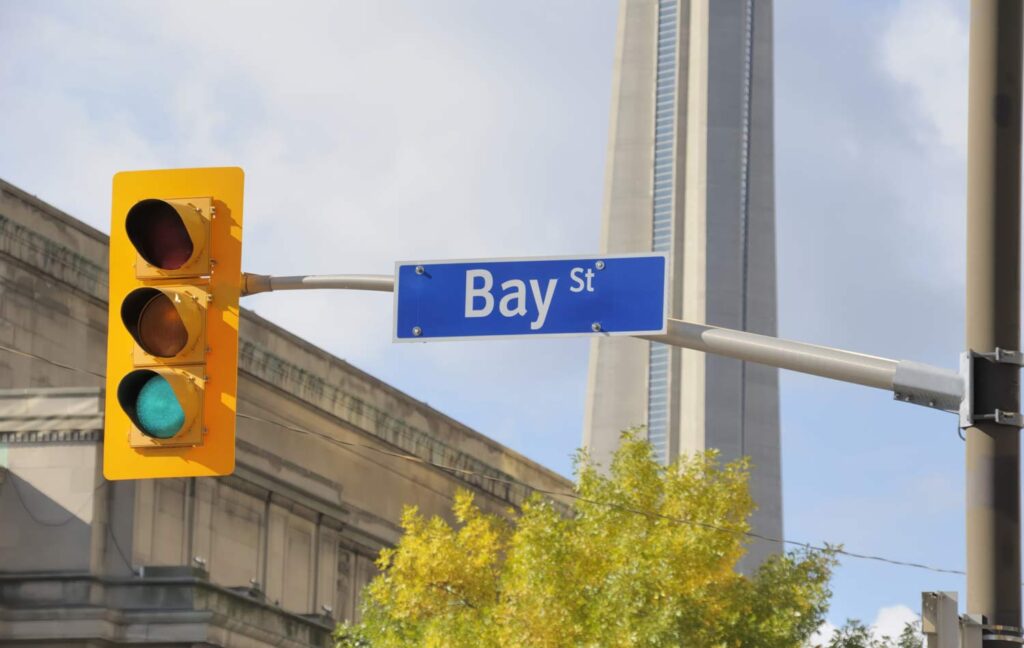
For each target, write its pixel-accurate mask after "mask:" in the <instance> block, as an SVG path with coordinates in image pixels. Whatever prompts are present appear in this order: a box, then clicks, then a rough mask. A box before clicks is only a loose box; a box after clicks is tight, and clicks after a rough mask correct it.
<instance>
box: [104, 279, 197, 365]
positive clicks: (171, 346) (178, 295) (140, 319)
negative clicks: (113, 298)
mask: <svg viewBox="0 0 1024 648" xmlns="http://www.w3.org/2000/svg"><path fill="white" fill-rule="evenodd" d="M199 310H200V309H199V306H198V305H197V304H196V300H195V299H194V298H193V297H192V296H191V295H189V294H188V293H185V292H183V291H182V290H175V289H171V288H167V289H161V288H149V287H146V288H137V289H135V290H133V291H132V292H130V293H128V296H127V297H125V299H124V301H123V302H121V321H122V322H123V323H124V327H125V328H126V329H127V330H128V332H129V333H130V334H131V336H132V337H133V338H134V339H135V343H136V344H138V345H139V347H140V348H141V349H142V350H143V351H145V352H146V353H148V354H150V355H152V356H156V357H158V358H173V357H175V356H177V355H179V354H181V353H183V352H184V351H187V350H188V349H190V348H192V346H193V345H194V344H195V342H196V340H197V339H198V336H199V333H200V329H201V328H202V314H201V313H200V312H199Z"/></svg>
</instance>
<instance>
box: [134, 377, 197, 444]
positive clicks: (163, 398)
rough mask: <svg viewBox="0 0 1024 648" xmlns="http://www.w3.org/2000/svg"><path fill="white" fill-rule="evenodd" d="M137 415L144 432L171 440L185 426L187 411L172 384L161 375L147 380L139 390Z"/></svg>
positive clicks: (136, 404)
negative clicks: (182, 406)
mask: <svg viewBox="0 0 1024 648" xmlns="http://www.w3.org/2000/svg"><path fill="white" fill-rule="evenodd" d="M135 415H136V416H137V417H138V419H139V423H141V426H140V427H141V429H142V431H143V432H144V433H146V434H148V435H149V436H152V437H156V438H158V439H169V438H171V437H172V436H174V435H175V434H177V433H178V432H179V431H180V430H181V426H182V425H184V424H185V410H183V409H182V408H181V403H179V402H178V397H177V396H175V395H174V390H173V389H171V384H170V383H169V382H167V380H166V379H165V378H164V377H163V376H159V375H154V376H153V377H152V378H150V379H149V380H147V381H146V384H144V385H143V386H142V389H140V390H139V398H138V400H137V401H136V402H135Z"/></svg>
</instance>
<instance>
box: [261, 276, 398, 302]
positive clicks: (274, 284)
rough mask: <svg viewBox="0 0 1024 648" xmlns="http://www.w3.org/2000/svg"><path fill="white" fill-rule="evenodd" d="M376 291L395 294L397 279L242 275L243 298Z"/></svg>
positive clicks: (380, 277)
mask: <svg viewBox="0 0 1024 648" xmlns="http://www.w3.org/2000/svg"><path fill="white" fill-rule="evenodd" d="M313 289H328V290H346V289H347V290H375V291H379V292H394V290H395V278H394V276H392V275H299V276H295V277H271V276H268V275H260V274H252V273H249V272H245V273H242V296H243V297H245V296H246V295H255V294H257V293H264V292H273V291H276V290H313Z"/></svg>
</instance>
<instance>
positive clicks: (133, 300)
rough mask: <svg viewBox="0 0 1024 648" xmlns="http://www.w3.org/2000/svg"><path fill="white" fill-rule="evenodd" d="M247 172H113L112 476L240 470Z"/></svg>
mask: <svg viewBox="0 0 1024 648" xmlns="http://www.w3.org/2000/svg"><path fill="white" fill-rule="evenodd" d="M243 179H244V175H243V173H242V170H241V169H238V168H234V167H229V168H212V169H170V170H159V171H128V172H123V173H118V174H117V175H115V176H114V196H113V215H112V219H111V226H110V313H109V319H108V326H107V377H106V381H107V393H106V409H105V422H104V443H103V474H104V476H106V478H107V479H146V478H156V477H199V476H213V475H227V474H230V473H231V472H233V471H234V468H235V403H236V392H237V385H238V319H239V317H238V298H239V296H240V290H241V279H242V267H241V257H242V186H243Z"/></svg>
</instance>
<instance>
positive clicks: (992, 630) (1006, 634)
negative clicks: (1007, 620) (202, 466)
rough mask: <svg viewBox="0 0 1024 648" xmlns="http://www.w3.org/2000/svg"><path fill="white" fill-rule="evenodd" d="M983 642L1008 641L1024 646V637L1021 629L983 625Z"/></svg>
mask: <svg viewBox="0 0 1024 648" xmlns="http://www.w3.org/2000/svg"><path fill="white" fill-rule="evenodd" d="M981 630H982V632H983V634H982V635H981V639H982V641H1007V642H1009V643H1015V644H1021V645H1024V637H1022V636H1021V630H1020V628H1016V627H1014V626H1008V625H982V626H981Z"/></svg>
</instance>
